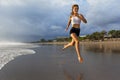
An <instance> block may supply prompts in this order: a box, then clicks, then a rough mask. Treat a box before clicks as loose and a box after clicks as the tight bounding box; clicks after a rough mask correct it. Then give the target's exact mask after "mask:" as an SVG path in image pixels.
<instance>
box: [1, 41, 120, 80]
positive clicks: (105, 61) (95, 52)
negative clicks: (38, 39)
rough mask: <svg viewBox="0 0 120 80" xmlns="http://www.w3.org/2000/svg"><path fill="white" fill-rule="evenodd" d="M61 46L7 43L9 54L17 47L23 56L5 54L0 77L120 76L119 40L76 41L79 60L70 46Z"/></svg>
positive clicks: (97, 79)
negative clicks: (105, 41)
mask: <svg viewBox="0 0 120 80" xmlns="http://www.w3.org/2000/svg"><path fill="white" fill-rule="evenodd" d="M16 46H17V47H16ZM62 48H63V45H41V44H38V45H37V47H36V44H35V45H34V44H31V45H26V44H25V45H14V46H10V47H9V46H7V50H11V54H13V53H14V51H18V53H19V54H20V55H24V54H25V55H26V56H19V55H18V54H17V55H18V56H19V57H18V58H16V57H17V56H14V57H12V58H14V60H12V58H8V59H7V63H8V62H9V63H8V64H6V65H5V66H4V67H2V69H1V71H0V80H120V76H119V75H120V43H116V42H115V43H86V44H80V52H81V55H82V57H83V59H84V62H83V63H82V64H80V63H79V62H78V60H77V54H76V52H75V48H74V47H70V48H67V49H65V50H62ZM3 49H5V48H3ZM12 49H13V50H12ZM17 49H18V50H17ZM1 50H2V48H1ZM34 51H35V52H36V53H35V54H34ZM6 52H10V51H6ZM15 54H16V53H15ZM27 54H33V55H27ZM8 57H9V56H8ZM6 58H7V57H6ZM9 59H11V60H12V61H11V60H10V61H9ZM4 60H5V59H4ZM3 62H5V61H3Z"/></svg>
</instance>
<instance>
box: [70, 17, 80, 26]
mask: <svg viewBox="0 0 120 80" xmlns="http://www.w3.org/2000/svg"><path fill="white" fill-rule="evenodd" d="M80 23H81V20H80V19H79V18H78V17H77V16H72V18H71V24H72V25H74V24H80Z"/></svg>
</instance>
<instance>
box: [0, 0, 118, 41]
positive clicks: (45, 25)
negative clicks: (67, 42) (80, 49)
mask: <svg viewBox="0 0 120 80" xmlns="http://www.w3.org/2000/svg"><path fill="white" fill-rule="evenodd" d="M75 3H77V4H79V6H80V10H79V13H82V14H83V15H84V16H85V17H86V19H87V21H88V23H87V24H84V23H82V24H81V35H86V34H91V33H93V32H95V31H101V30H106V31H109V30H112V29H115V30H120V5H119V3H120V0H0V41H37V40H39V39H41V38H45V39H50V38H55V37H60V36H69V31H68V32H65V31H64V30H65V28H66V25H67V21H68V17H69V15H70V12H71V6H72V5H73V4H75ZM70 28H71V26H70Z"/></svg>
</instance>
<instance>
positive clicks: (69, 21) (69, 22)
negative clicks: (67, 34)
mask: <svg viewBox="0 0 120 80" xmlns="http://www.w3.org/2000/svg"><path fill="white" fill-rule="evenodd" d="M70 24H71V16H70V17H69V20H68V24H67V27H66V31H67V30H68V28H69V26H70Z"/></svg>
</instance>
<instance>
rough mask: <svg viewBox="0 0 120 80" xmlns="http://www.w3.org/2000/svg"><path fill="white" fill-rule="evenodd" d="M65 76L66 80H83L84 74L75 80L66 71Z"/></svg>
mask: <svg viewBox="0 0 120 80" xmlns="http://www.w3.org/2000/svg"><path fill="white" fill-rule="evenodd" d="M64 75H65V78H66V80H83V74H82V73H80V74H78V75H77V76H76V77H75V79H74V77H72V75H70V73H68V72H67V71H66V70H64Z"/></svg>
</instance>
